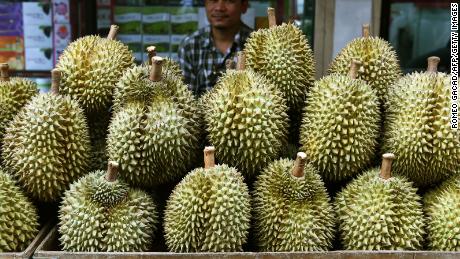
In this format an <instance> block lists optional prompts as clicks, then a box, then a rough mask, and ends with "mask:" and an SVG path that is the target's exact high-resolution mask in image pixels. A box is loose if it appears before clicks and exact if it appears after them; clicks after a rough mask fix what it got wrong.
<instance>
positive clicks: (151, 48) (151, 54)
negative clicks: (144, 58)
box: [147, 45, 157, 65]
mask: <svg viewBox="0 0 460 259" xmlns="http://www.w3.org/2000/svg"><path fill="white" fill-rule="evenodd" d="M147 54H148V55H149V65H152V58H153V57H155V56H156V55H157V48H156V47H155V46H153V45H152V46H148V47H147Z"/></svg>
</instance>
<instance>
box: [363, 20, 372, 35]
mask: <svg viewBox="0 0 460 259" xmlns="http://www.w3.org/2000/svg"><path fill="white" fill-rule="evenodd" d="M362 30H363V31H362V36H363V37H364V38H367V37H369V35H370V34H371V33H370V26H369V24H368V23H365V24H363V28H362Z"/></svg>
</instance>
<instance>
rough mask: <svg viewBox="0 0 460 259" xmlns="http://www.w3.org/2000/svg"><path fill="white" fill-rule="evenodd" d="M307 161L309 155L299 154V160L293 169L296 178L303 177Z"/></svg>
mask: <svg viewBox="0 0 460 259" xmlns="http://www.w3.org/2000/svg"><path fill="white" fill-rule="evenodd" d="M306 161H307V155H306V154H305V153H304V152H299V153H297V159H296V160H295V162H294V167H293V168H292V175H293V176H295V177H303V176H304V173H303V171H304V169H305V163H306Z"/></svg>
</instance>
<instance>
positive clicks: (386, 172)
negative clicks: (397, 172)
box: [380, 153, 395, 180]
mask: <svg viewBox="0 0 460 259" xmlns="http://www.w3.org/2000/svg"><path fill="white" fill-rule="evenodd" d="M382 158H383V160H382V168H380V178H383V179H385V180H387V179H389V178H391V163H392V161H393V159H395V155H394V154H392V153H386V154H383V156H382Z"/></svg>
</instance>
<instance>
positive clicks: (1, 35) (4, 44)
mask: <svg viewBox="0 0 460 259" xmlns="http://www.w3.org/2000/svg"><path fill="white" fill-rule="evenodd" d="M0 63H8V65H9V66H10V68H12V69H16V70H23V69H24V38H23V22H22V4H21V3H0Z"/></svg>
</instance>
